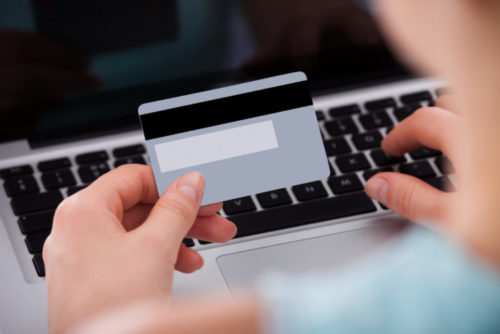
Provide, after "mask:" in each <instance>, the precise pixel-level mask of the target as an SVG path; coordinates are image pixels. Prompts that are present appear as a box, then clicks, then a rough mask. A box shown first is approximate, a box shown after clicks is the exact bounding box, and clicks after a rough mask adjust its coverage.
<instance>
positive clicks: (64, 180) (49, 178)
mask: <svg viewBox="0 0 500 334" xmlns="http://www.w3.org/2000/svg"><path fill="white" fill-rule="evenodd" d="M42 182H43V185H44V186H45V189H58V188H63V187H69V186H74V185H75V184H76V180H75V177H74V176H73V172H71V170H69V169H60V170H55V171H53V172H46V173H43V175H42Z"/></svg>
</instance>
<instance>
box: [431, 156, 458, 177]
mask: <svg viewBox="0 0 500 334" xmlns="http://www.w3.org/2000/svg"><path fill="white" fill-rule="evenodd" d="M434 163H435V164H436V166H437V168H439V171H440V172H441V173H443V174H451V173H454V172H455V167H453V164H452V163H451V161H450V159H448V158H447V157H445V156H444V155H442V156H440V157H437V158H436V159H434Z"/></svg>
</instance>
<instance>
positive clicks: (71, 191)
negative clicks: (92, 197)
mask: <svg viewBox="0 0 500 334" xmlns="http://www.w3.org/2000/svg"><path fill="white" fill-rule="evenodd" d="M86 187H87V186H86V185H85V186H74V187H69V188H68V191H66V194H67V195H68V196H71V195H73V194H74V193H77V192H79V191H80V190H82V189H84V188H86Z"/></svg>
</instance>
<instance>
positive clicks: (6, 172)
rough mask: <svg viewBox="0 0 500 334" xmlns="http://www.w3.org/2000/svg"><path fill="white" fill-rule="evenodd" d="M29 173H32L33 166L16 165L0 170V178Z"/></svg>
mask: <svg viewBox="0 0 500 334" xmlns="http://www.w3.org/2000/svg"><path fill="white" fill-rule="evenodd" d="M29 174H33V167H31V166H30V165H23V166H16V167H10V168H4V169H1V170H0V178H2V179H7V178H9V177H16V176H24V175H29Z"/></svg>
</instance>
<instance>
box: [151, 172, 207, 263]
mask: <svg viewBox="0 0 500 334" xmlns="http://www.w3.org/2000/svg"><path fill="white" fill-rule="evenodd" d="M204 188H205V180H204V178H203V176H202V175H201V174H200V173H198V172H190V173H188V174H186V175H184V176H181V177H180V178H178V179H177V180H175V181H174V182H173V183H172V184H171V185H170V186H169V187H168V188H167V190H165V192H164V193H163V194H162V195H161V196H160V198H159V199H158V201H157V202H156V204H155V205H154V206H153V209H152V210H151V212H150V214H149V216H148V218H147V219H146V221H145V222H144V224H142V226H141V227H142V229H143V232H144V233H146V234H147V236H148V239H149V240H158V241H159V242H160V244H162V245H164V246H165V247H167V248H168V249H169V250H171V251H174V252H175V254H177V251H178V250H179V246H180V244H181V242H182V239H183V238H184V237H185V236H186V234H187V233H188V231H189V230H190V229H191V227H192V226H193V224H194V221H195V220H196V216H197V215H198V211H199V209H200V203H201V199H202V197H203V190H204Z"/></svg>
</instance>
